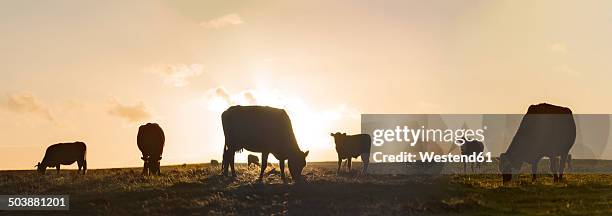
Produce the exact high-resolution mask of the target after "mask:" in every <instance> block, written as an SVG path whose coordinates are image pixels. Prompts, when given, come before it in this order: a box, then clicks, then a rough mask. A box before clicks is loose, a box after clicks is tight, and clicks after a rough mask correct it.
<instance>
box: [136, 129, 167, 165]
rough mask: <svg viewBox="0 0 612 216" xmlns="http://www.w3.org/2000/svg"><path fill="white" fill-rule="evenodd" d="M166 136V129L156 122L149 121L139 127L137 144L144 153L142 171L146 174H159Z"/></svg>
mask: <svg viewBox="0 0 612 216" xmlns="http://www.w3.org/2000/svg"><path fill="white" fill-rule="evenodd" d="M165 140H166V138H165V136H164V131H163V130H162V129H161V127H159V125H158V124H155V123H147V124H146V125H141V126H140V127H139V128H138V136H137V144H138V149H140V152H141V153H142V158H141V159H142V160H143V161H144V165H143V168H142V173H143V174H145V175H149V173H150V174H157V175H159V163H160V161H161V159H162V157H161V156H162V153H163V152H164V142H165Z"/></svg>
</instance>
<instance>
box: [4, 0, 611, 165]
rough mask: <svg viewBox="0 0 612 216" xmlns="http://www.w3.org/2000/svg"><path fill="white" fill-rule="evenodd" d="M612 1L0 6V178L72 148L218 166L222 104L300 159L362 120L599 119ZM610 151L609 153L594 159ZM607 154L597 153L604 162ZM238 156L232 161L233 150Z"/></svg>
mask: <svg viewBox="0 0 612 216" xmlns="http://www.w3.org/2000/svg"><path fill="white" fill-rule="evenodd" d="M610 11H612V2H610V1H594V0H587V1H559V0H541V1H526V0H509V1H491V0H482V1H476V0H465V1H450V0H447V1H442V0H434V1H399V0H398V1H365V0H356V1H280V0H279V1H259V0H257V1H196V0H191V1H117V0H112V1H34V0H19V1H17V0H9V1H1V2H0V35H2V39H1V40H0V73H1V76H0V77H1V78H0V138H1V141H0V169H29V168H33V165H34V164H36V162H38V161H40V160H41V159H42V156H43V154H44V150H45V148H46V147H47V146H49V145H51V144H54V143H59V142H72V141H77V140H79V141H83V142H86V143H87V145H88V161H89V162H88V165H89V166H90V167H91V168H102V167H123V166H140V165H141V164H140V163H141V161H140V152H139V151H138V148H137V146H136V133H137V128H138V125H140V124H142V123H145V122H158V123H159V124H160V125H161V126H162V127H163V129H164V130H165V132H166V137H167V139H166V148H165V150H164V156H163V158H164V159H163V161H162V164H182V163H201V162H208V161H210V160H211V159H217V160H220V158H221V150H222V147H223V133H222V130H221V121H220V113H221V112H222V110H224V109H225V107H227V106H229V105H230V104H263V105H271V106H276V107H281V108H286V109H287V110H288V111H289V114H290V117H291V119H292V121H293V124H294V129H295V130H296V134H297V136H298V142H299V145H300V146H301V147H302V150H310V151H311V154H310V155H309V158H308V160H309V161H321V160H335V159H336V158H335V151H334V148H333V144H332V138H331V137H330V136H329V133H330V132H336V131H343V132H348V133H358V132H359V114H361V113H524V112H525V111H526V109H527V107H528V105H530V104H535V103H540V102H549V103H553V104H557V105H562V106H567V107H570V108H571V109H572V110H573V111H574V112H575V113H611V112H612V98H611V96H610V93H611V92H612V87H611V86H612V85H610V81H611V80H612V64H610V63H609V62H610V56H612V42H611V40H610V38H612V13H610ZM608 149H610V148H608ZM610 155H612V154H610ZM237 158H238V160H243V159H244V158H246V154H244V153H242V154H240V155H238V156H237Z"/></svg>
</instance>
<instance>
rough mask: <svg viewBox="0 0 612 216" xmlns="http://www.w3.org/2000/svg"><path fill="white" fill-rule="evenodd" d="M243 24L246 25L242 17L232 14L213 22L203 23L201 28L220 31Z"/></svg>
mask: <svg viewBox="0 0 612 216" xmlns="http://www.w3.org/2000/svg"><path fill="white" fill-rule="evenodd" d="M242 23H244V21H242V17H240V16H239V15H238V14H235V13H232V14H227V15H224V16H221V17H217V18H215V19H212V20H208V21H204V22H201V23H200V26H202V27H204V28H211V29H218V28H223V27H226V26H230V25H239V24H242Z"/></svg>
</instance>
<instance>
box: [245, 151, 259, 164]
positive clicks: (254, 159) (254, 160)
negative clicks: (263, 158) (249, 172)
mask: <svg viewBox="0 0 612 216" xmlns="http://www.w3.org/2000/svg"><path fill="white" fill-rule="evenodd" d="M247 161H248V162H247V166H249V167H250V166H251V164H255V165H257V166H259V158H258V157H257V156H255V155H252V154H249V155H248V156H247Z"/></svg>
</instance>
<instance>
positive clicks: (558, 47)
mask: <svg viewBox="0 0 612 216" xmlns="http://www.w3.org/2000/svg"><path fill="white" fill-rule="evenodd" d="M548 49H550V51H552V52H558V53H567V47H566V46H565V44H563V43H553V44H550V45H549V46H548Z"/></svg>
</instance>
